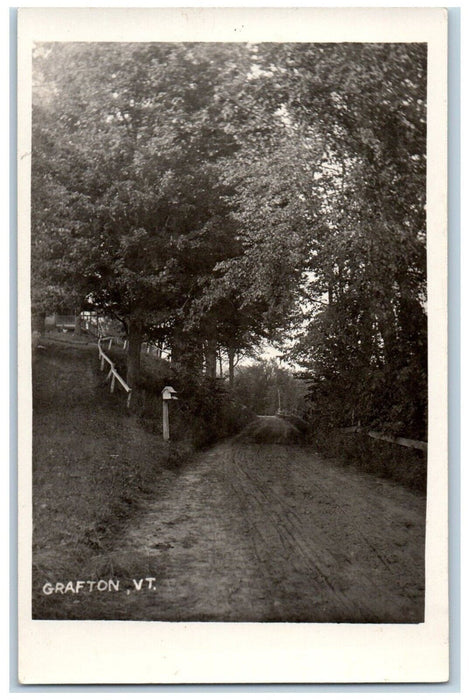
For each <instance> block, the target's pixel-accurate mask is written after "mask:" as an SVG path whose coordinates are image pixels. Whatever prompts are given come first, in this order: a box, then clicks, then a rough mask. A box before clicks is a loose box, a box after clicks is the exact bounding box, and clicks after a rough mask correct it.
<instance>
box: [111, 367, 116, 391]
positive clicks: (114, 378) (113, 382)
mask: <svg viewBox="0 0 470 700" xmlns="http://www.w3.org/2000/svg"><path fill="white" fill-rule="evenodd" d="M115 381H116V375H115V374H114V372H113V378H112V379H111V394H112V393H113V391H114V384H115Z"/></svg>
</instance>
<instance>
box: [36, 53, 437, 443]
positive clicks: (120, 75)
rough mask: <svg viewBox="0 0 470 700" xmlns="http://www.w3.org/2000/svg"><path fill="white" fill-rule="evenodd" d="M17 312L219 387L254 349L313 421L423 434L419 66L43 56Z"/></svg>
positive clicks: (394, 58)
mask: <svg viewBox="0 0 470 700" xmlns="http://www.w3.org/2000/svg"><path fill="white" fill-rule="evenodd" d="M32 164H33V166H32V167H33V170H32V182H33V188H32V234H33V235H32V261H33V271H32V274H33V307H34V308H35V309H37V310H46V309H47V310H51V309H52V308H53V307H56V308H58V307H59V306H62V307H63V306H64V305H67V306H68V308H74V309H84V308H95V309H99V310H100V311H102V312H105V313H108V314H114V315H115V316H116V317H117V318H119V319H121V321H122V322H123V324H124V325H125V328H126V332H127V334H128V337H129V341H130V343H129V357H128V380H129V382H130V383H131V384H132V385H134V384H136V383H137V382H138V376H139V362H140V361H139V357H140V355H139V348H140V344H141V342H142V340H143V339H158V340H165V341H166V342H167V343H168V344H169V345H170V346H171V348H172V354H173V360H174V361H178V362H180V363H181V365H182V366H184V367H186V368H191V371H193V372H195V373H196V374H198V373H199V374H200V373H202V372H203V371H204V370H205V372H206V374H207V375H209V376H210V377H214V376H215V373H216V358H217V353H218V352H219V353H220V352H224V353H225V356H226V357H227V360H228V364H229V376H230V381H231V384H233V383H234V380H235V379H236V377H235V372H234V365H235V357H236V355H237V354H239V353H240V352H243V351H246V350H249V349H250V348H253V347H255V346H257V345H258V344H259V343H261V342H263V340H266V339H267V340H269V341H271V342H274V343H278V344H283V346H284V352H285V353H286V357H287V356H290V359H291V360H292V361H294V362H295V363H296V364H297V366H300V367H302V369H303V370H304V377H305V379H306V380H307V381H308V382H309V385H310V399H311V403H312V404H313V408H314V410H315V412H316V414H317V415H321V417H322V420H323V421H324V422H325V424H327V425H330V426H339V425H348V424H350V423H351V422H354V423H355V422H357V421H362V423H363V424H367V425H373V426H378V427H381V428H382V429H385V430H389V431H391V432H396V433H402V434H407V435H410V436H413V437H416V438H419V437H424V436H425V432H426V403H427V401H426V399H427V375H426V373H427V341H426V330H427V321H426V311H425V300H426V245H425V243H426V215H425V192H426V187H425V184H426V47H425V45H420V44H387V45H382V44H282V45H279V44H261V45H259V46H256V45H246V44H112V43H111V44H74V43H70V44H42V45H38V46H37V47H36V49H35V56H34V94H33V159H32Z"/></svg>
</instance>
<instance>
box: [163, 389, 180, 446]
mask: <svg viewBox="0 0 470 700" xmlns="http://www.w3.org/2000/svg"><path fill="white" fill-rule="evenodd" d="M175 394H176V390H175V389H173V387H172V386H166V387H164V389H163V391H162V399H163V439H164V440H169V439H170V421H169V418H168V401H171V400H172V399H177V397H176V396H175Z"/></svg>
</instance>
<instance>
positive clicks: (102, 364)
mask: <svg viewBox="0 0 470 700" xmlns="http://www.w3.org/2000/svg"><path fill="white" fill-rule="evenodd" d="M100 369H101V371H103V370H104V357H103V355H101V365H100Z"/></svg>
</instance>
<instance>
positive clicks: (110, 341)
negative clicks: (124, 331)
mask: <svg viewBox="0 0 470 700" xmlns="http://www.w3.org/2000/svg"><path fill="white" fill-rule="evenodd" d="M112 345H113V339H112V338H110V339H109V345H108V350H111V347H112Z"/></svg>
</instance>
